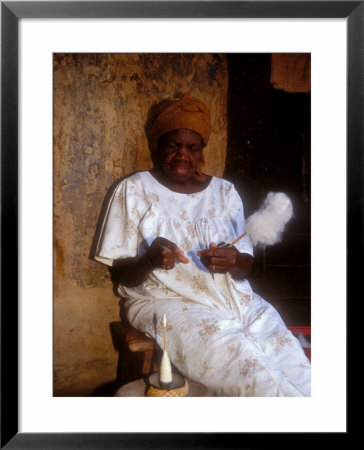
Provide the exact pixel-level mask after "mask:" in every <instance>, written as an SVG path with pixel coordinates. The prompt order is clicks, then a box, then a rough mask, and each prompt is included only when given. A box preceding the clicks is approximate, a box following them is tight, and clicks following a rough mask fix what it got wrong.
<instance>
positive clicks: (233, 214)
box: [225, 186, 253, 255]
mask: <svg viewBox="0 0 364 450" xmlns="http://www.w3.org/2000/svg"><path fill="white" fill-rule="evenodd" d="M225 201H226V210H227V211H229V212H230V220H231V222H232V224H233V227H234V231H235V234H236V237H239V236H241V235H242V234H243V233H245V217H244V206H243V202H242V200H241V198H240V196H239V194H238V193H237V191H236V189H235V188H234V187H233V186H232V188H231V189H230V190H229V192H228V195H227V198H226V199H225ZM234 247H236V248H237V249H238V250H239V252H240V253H248V254H249V255H253V245H252V242H251V240H250V237H249V236H248V235H247V236H245V237H243V238H242V239H240V241H238V242H237V243H236V244H234Z"/></svg>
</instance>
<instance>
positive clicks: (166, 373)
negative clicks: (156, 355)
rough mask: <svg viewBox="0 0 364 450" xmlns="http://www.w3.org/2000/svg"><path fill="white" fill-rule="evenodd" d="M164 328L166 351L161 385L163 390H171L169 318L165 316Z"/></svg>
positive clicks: (164, 352)
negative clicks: (168, 344) (168, 351)
mask: <svg viewBox="0 0 364 450" xmlns="http://www.w3.org/2000/svg"><path fill="white" fill-rule="evenodd" d="M163 328H164V349H163V356H162V362H161V367H160V371H159V384H160V386H161V387H162V388H169V387H170V386H171V385H172V367H171V362H170V360H169V357H168V353H167V316H166V315H165V314H164V316H163Z"/></svg>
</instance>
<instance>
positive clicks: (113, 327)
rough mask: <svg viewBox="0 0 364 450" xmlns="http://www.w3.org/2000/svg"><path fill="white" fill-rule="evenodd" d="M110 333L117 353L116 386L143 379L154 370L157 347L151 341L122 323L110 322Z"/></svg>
mask: <svg viewBox="0 0 364 450" xmlns="http://www.w3.org/2000/svg"><path fill="white" fill-rule="evenodd" d="M110 331H111V336H112V339H113V343H114V347H115V348H116V350H118V352H119V360H118V369H117V379H116V382H117V384H118V385H120V386H121V385H122V384H125V383H129V382H131V381H134V380H137V379H139V378H143V377H145V376H147V375H149V374H150V373H152V372H153V370H155V365H156V356H157V354H158V353H159V347H158V345H157V344H156V343H155V341H154V340H153V339H151V338H149V337H147V336H145V335H144V334H143V333H141V332H140V331H138V330H136V329H135V328H133V327H132V326H131V325H129V324H128V323H127V322H123V321H120V322H112V323H111V324H110Z"/></svg>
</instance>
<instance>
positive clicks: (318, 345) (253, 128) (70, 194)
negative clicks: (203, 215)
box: [1, 1, 364, 448]
mask: <svg viewBox="0 0 364 450" xmlns="http://www.w3.org/2000/svg"><path fill="white" fill-rule="evenodd" d="M1 7H2V9H1V11H2V13H1V14H2V25H1V32H2V38H1V40H2V50H1V52H2V125H1V129H2V242H1V245H2V310H1V321H2V322H1V323H2V325H1V326H2V344H1V345H2V350H1V355H2V365H1V366H2V377H1V380H2V410H1V421H2V423H1V426H2V433H1V436H2V442H1V445H2V446H4V447H5V448H6V447H7V446H9V448H24V447H36V448H50V447H52V448H115V446H116V447H117V448H130V447H133V448H147V447H149V446H151V445H154V446H157V447H163V446H167V445H168V446H172V447H178V448H189V447H196V446H201V447H203V448H211V447H212V446H215V447H216V446H220V447H221V448H233V447H234V446H235V447H236V446H239V445H240V444H239V442H240V441H241V439H242V437H244V440H245V442H249V444H244V446H247V445H250V444H252V443H253V440H252V437H254V442H255V443H256V442H259V443H261V442H262V440H263V439H267V440H269V439H272V438H274V437H275V436H280V434H281V433H286V435H285V439H286V440H289V441H290V442H291V443H292V445H293V444H294V442H295V439H297V433H302V434H304V435H306V436H307V439H308V435H309V434H310V433H316V435H317V434H318V433H320V432H321V433H326V434H327V433H335V434H336V435H339V437H340V438H345V437H347V435H348V434H347V416H346V414H347V406H346V405H347V392H346V385H347V384H346V383H347V381H346V367H347V356H346V340H347V328H346V326H347V322H346V302H347V301H348V298H349V296H350V295H351V296H353V294H354V290H355V287H354V280H356V279H360V273H361V269H362V268H363V266H362V255H361V245H358V243H360V242H362V240H361V239H362V238H361V236H362V218H361V217H362V207H363V206H362V204H361V202H362V201H361V196H362V189H363V188H362V179H361V171H362V162H361V161H362V160H361V148H362V145H363V130H362V129H363V126H362V123H363V120H362V119H363V105H362V102H361V94H362V93H363V74H362V67H363V61H362V59H363V56H362V54H363V39H364V37H363V23H364V6H363V4H362V2H274V1H269V2H260V1H254V2H244V1H242V2H241V1H232V2H219V1H210V2H195V1H193V2H192V1H184V2H179V1H163V2H154V1H144V2H142V1H140V2H139V1H136V2H123V1H121V2H119V1H115V2H17V1H14V2H2V3H1ZM156 67H159V68H161V67H163V68H164V70H160V69H159V71H156V70H155V69H156ZM157 72H158V74H159V75H156V74H157ZM227 74H228V75H227ZM287 74H288V75H287ZM295 74H298V76H296V78H295ZM158 77H159V78H158ZM161 80H163V81H161ZM169 84H170V85H171V86H172V85H173V94H174V93H175V92H177V91H183V92H186V91H190V92H192V94H198V95H200V97H201V98H203V99H204V100H205V101H206V103H209V106H210V107H211V111H212V117H213V129H215V130H219V132H215V134H214V131H213V132H212V134H213V138H214V139H213V141H212V142H213V144H212V145H210V146H208V147H207V156H208V158H206V166H205V169H206V173H208V174H209V175H217V176H224V178H227V179H228V180H230V181H232V182H234V184H235V185H237V187H238V188H239V189H241V190H242V191H244V194H243V198H244V196H245V198H246V201H245V200H244V206H245V207H246V213H247V215H249V214H251V213H252V212H253V211H254V210H255V209H256V208H257V207H258V206H259V204H260V203H261V201H262V200H263V198H264V196H265V194H266V193H267V191H270V190H282V191H284V190H285V189H286V184H285V183H287V186H288V185H289V186H290V187H289V188H288V187H287V192H289V194H291V195H292V198H293V199H294V205H295V206H296V211H295V227H296V228H292V230H291V231H292V232H291V233H290V234H289V233H288V234H289V236H291V237H292V236H296V237H297V235H299V245H298V247H299V246H301V247H302V248H303V247H304V250H303V251H302V252H301V250H300V253H299V254H300V255H301V256H302V255H303V256H302V259H301V260H300V263H299V264H298V265H296V266H295V267H293V265H292V264H291V261H292V260H291V259H290V258H291V256H290V251H291V250H290V246H291V242H292V241H289V239H287V245H286V247H282V252H281V254H277V252H276V253H274V252H263V253H259V251H258V253H257V255H256V262H257V265H258V268H261V271H264V272H265V273H266V274H267V273H268V272H269V271H273V272H272V273H274V274H277V273H278V272H279V270H280V269H279V267H281V266H282V267H283V270H282V271H283V272H285V273H289V274H291V275H289V277H288V278H286V279H284V280H283V285H284V287H285V290H284V292H290V291H289V289H290V287H289V286H290V285H295V292H296V293H297V292H299V294H296V297H297V298H296V297H294V296H291V294H289V295H286V296H285V297H284V295H283V294H282V296H279V295H277V296H276V297H274V296H273V298H272V299H270V298H269V295H270V292H275V291H274V289H273V288H272V287H271V285H269V283H268V284H267V286H266V287H265V289H266V292H267V295H268V297H267V300H268V301H270V300H272V304H273V306H275V307H277V309H278V311H279V312H280V314H281V315H282V317H283V319H284V320H285V322H286V323H287V325H292V326H294V325H301V326H303V328H304V327H305V326H307V327H306V328H308V326H311V324H312V335H311V336H310V338H311V342H312V355H311V356H312V375H313V377H312V394H311V396H310V397H308V398H305V399H299V398H296V399H293V398H290V399H280V398H271V397H270V398H265V397H255V398H248V397H244V398H240V397H231V398H226V397H223V398H222V397H212V396H211V397H206V398H202V397H198V398H185V399H169V400H168V399H166V400H165V399H163V400H162V401H161V400H160V399H146V398H138V397H129V398H124V397H123V398H120V397H115V396H113V394H114V392H115V388H116V386H117V384H116V380H115V375H117V373H118V372H117V364H116V362H117V357H118V351H119V348H118V345H117V343H116V345H115V328H114V327H115V326H116V327H117V326H118V325H117V324H118V323H119V322H120V316H119V314H120V313H119V307H118V299H117V298H116V297H115V296H113V294H112V290H111V286H110V278H109V275H108V272H107V270H106V269H105V268H104V267H102V266H100V265H98V264H97V263H95V261H92V260H91V259H90V255H89V254H88V251H89V250H91V248H90V247H91V245H90V244H91V243H92V242H93V241H94V232H95V228H96V223H97V220H98V217H99V213H100V208H101V205H102V202H103V198H104V195H105V194H106V191H107V188H108V187H110V186H111V185H112V183H113V182H115V181H116V180H117V179H118V178H121V177H123V176H125V175H127V174H128V173H130V172H133V171H134V170H146V169H148V168H150V164H151V161H150V159H149V155H148V150H147V147H146V146H145V142H144V141H143V139H144V138H142V137H141V135H142V134H143V133H144V127H145V123H144V122H143V117H144V116H145V115H146V114H147V113H148V109H149V106H150V105H151V99H153V101H154V100H155V101H156V100H157V99H158V98H159V97H163V98H165V97H167V96H170V95H171V92H168V91H169V90H170V89H169ZM238 93H239V95H238ZM132 98H134V101H133V102H131V99H132ZM267 99H269V102H270V105H274V108H273V107H271V109H270V111H269V114H270V117H269V121H267V119H266V117H267V116H266V115H264V114H267V111H265V110H264V107H262V105H264V104H265V102H267V101H268V100H267ZM292 99H293V100H292ZM240 102H244V104H245V106H244V108H240V105H239V103H240ZM126 103H127V104H129V105H132V106H129V107H128V109H127V110H126V109H125V104H126ZM226 103H228V105H227V106H226ZM148 105H149V106H148ZM225 110H227V111H228V114H230V116H228V117H227V116H226V115H225ZM125 111H126V113H125ZM244 114H245V116H244ZM241 122H243V123H244V124H245V127H246V130H247V131H244V132H243V133H240V129H239V127H240V123H241ZM268 122H269V126H268V125H267V126H265V125H264V124H266V123H268ZM262 124H263V125H262ZM286 129H287V133H286ZM128 130H140V132H138V131H137V132H135V133H134V132H133V133H131V132H128ZM237 136H240V137H239V138H238V137H237ZM287 136H289V137H287ZM267 142H268V143H269V145H267V144H266V143H267ZM227 144H228V145H227ZM270 145H273V146H274V148H277V149H278V148H279V149H280V152H279V154H280V155H281V159H280V160H278V159H277V158H276V156H275V153H274V149H270V147H269V146H270ZM144 147H145V148H144ZM118 148H121V149H123V151H122V152H120V154H119V151H118ZM225 148H227V152H229V154H228V155H227V154H226V150H225ZM311 149H312V150H311ZM100 152H101V153H100ZM293 155H295V159H294V157H293ZM224 161H226V164H224ZM297 167H298V169H297ZM262 170H263V171H264V174H263V173H261V172H259V171H262ZM234 173H235V174H237V175H236V177H235V178H234ZM297 173H298V175H297V177H296V174H297ZM292 174H293V175H292ZM249 177H251V179H250V178H249ZM294 177H296V178H297V180H298V182H297V183H298V184H297V186H298V191H297V192H298V194H297V196H298V197H297V198H299V200H296V197H295V196H296V190H295V188H292V186H293V185H294V183H295V181H294V180H295V178H294ZM263 178H264V180H265V181H264V182H265V184H264V186H263V185H259V182H257V181H256V180H259V179H263ZM293 179H294V180H293ZM311 179H312V183H311V186H310V180H311ZM242 180H243V181H242ZM292 180H293V181H292ZM239 183H240V184H239ZM249 189H251V190H252V191H253V192H252V193H251V192H250V191H249ZM290 189H291V190H290ZM311 190H312V195H311ZM240 193H241V192H240ZM297 206H298V207H297ZM310 217H311V220H309V219H307V218H310ZM305 218H306V221H307V220H308V222H307V223H305ZM297 224H298V225H297ZM305 227H306V228H305ZM311 229H312V234H311ZM354 240H355V242H354ZM288 241H289V242H288ZM94 245H95V244H94ZM187 250H188V249H187ZM357 253H358V254H357ZM277 255H278V256H277ZM282 255H283V256H282ZM307 255H308V256H307ZM296 256H297V255H296V254H295V257H296ZM301 256H300V257H301ZM307 258H308V260H307ZM307 261H308V264H307ZM278 266H279V267H278ZM298 266H299V268H297V267H298ZM277 267H278V269H279V270H278V269H277ZM10 268H11V269H10ZM17 268H18V270H17ZM269 273H270V272H269ZM279 273H281V272H279ZM292 274H293V275H292ZM255 275H256V280H257V282H258V283H260V278H259V271H258V273H256V274H255ZM266 278H267V277H265V279H266ZM281 281H282V279H281ZM259 286H261V285H259ZM253 287H255V286H253ZM254 290H255V291H258V289H254ZM258 293H259V291H258ZM274 302H276V304H275V303H274ZM303 328H302V329H303ZM200 381H201V380H200ZM243 402H244V403H243ZM288 402H289V405H288ZM14 405H17V406H18V407H17V408H16V407H14ZM246 439H247V440H246ZM300 439H301V437H300ZM303 439H305V437H303Z"/></svg>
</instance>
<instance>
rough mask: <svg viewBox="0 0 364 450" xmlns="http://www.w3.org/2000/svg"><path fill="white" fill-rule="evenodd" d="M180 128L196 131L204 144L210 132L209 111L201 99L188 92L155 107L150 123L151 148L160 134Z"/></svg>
mask: <svg viewBox="0 0 364 450" xmlns="http://www.w3.org/2000/svg"><path fill="white" fill-rule="evenodd" d="M181 128H185V129H188V130H193V131H196V132H197V133H198V134H199V135H200V136H201V137H202V139H203V142H204V145H205V146H206V145H207V142H208V140H209V137H210V133H211V122H210V111H209V110H208V108H207V106H206V105H205V104H204V103H203V102H202V101H201V100H198V99H197V98H193V97H191V94H190V93H189V92H187V93H185V94H183V96H182V98H174V99H172V100H165V101H163V102H162V103H160V104H159V106H158V107H157V109H156V111H155V115H154V119H153V121H152V123H151V141H152V148H153V150H155V149H156V146H157V143H158V139H159V138H160V137H161V136H163V135H164V134H166V133H169V132H170V131H173V130H178V129H181Z"/></svg>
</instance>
